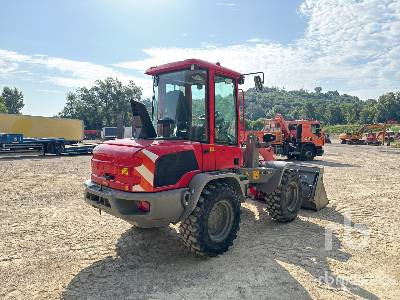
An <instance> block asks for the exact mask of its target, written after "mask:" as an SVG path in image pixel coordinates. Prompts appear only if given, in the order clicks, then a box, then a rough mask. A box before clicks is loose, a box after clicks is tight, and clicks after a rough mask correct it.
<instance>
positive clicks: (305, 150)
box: [300, 145, 315, 160]
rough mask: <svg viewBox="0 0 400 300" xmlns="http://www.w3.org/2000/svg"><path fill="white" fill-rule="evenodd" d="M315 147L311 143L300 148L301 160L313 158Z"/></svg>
mask: <svg viewBox="0 0 400 300" xmlns="http://www.w3.org/2000/svg"><path fill="white" fill-rule="evenodd" d="M314 157H315V149H314V147H312V146H311V145H305V146H303V147H302V148H301V150H300V160H313V159H314Z"/></svg>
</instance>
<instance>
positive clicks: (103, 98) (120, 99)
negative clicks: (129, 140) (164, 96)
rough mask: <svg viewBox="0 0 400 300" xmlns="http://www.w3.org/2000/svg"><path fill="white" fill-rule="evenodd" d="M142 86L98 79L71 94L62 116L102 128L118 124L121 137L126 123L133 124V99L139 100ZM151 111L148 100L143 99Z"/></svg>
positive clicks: (94, 127)
mask: <svg viewBox="0 0 400 300" xmlns="http://www.w3.org/2000/svg"><path fill="white" fill-rule="evenodd" d="M141 95H142V89H141V88H140V87H138V86H136V85H135V83H134V82H133V81H130V82H129V83H128V85H123V84H122V83H121V82H120V81H119V80H118V79H113V78H106V79H105V80H97V81H96V82H95V85H94V86H93V87H91V88H89V89H88V88H85V87H83V88H79V89H77V90H76V91H75V92H72V93H68V95H67V103H66V105H65V107H64V109H63V110H62V111H61V112H60V113H59V116H60V117H64V118H77V119H81V120H83V121H84V123H85V126H86V128H88V129H100V128H102V127H104V126H115V125H117V127H118V128H119V129H118V136H119V137H122V135H123V126H124V125H125V126H127V125H132V123H131V120H132V118H131V107H130V100H131V99H134V100H136V101H140V98H141ZM144 103H145V105H146V107H148V109H150V110H151V102H150V100H149V99H147V100H146V101H144Z"/></svg>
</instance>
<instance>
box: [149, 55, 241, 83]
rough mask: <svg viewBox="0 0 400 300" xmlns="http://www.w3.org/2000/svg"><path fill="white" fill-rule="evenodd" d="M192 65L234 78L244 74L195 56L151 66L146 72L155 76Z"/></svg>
mask: <svg viewBox="0 0 400 300" xmlns="http://www.w3.org/2000/svg"><path fill="white" fill-rule="evenodd" d="M191 65H196V66H197V67H200V68H207V69H212V70H214V71H215V72H216V73H218V74H221V75H225V76H228V77H232V78H239V77H240V76H241V75H242V74H240V73H239V72H236V71H233V70H231V69H228V68H225V67H222V66H221V65H220V64H219V63H218V62H217V63H210V62H208V61H204V60H201V59H194V58H191V59H186V60H182V61H177V62H172V63H168V64H164V65H160V66H156V67H151V68H149V69H147V71H146V72H145V74H147V75H152V76H153V75H157V74H161V73H166V72H171V71H175V70H182V69H188V68H190V66H191Z"/></svg>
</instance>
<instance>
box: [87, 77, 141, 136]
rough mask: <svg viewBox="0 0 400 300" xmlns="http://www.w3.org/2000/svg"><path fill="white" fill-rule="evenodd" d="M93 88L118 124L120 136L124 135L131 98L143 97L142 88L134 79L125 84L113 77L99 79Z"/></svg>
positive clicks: (105, 110)
mask: <svg viewBox="0 0 400 300" xmlns="http://www.w3.org/2000/svg"><path fill="white" fill-rule="evenodd" d="M93 89H94V90H95V91H96V94H97V96H98V98H99V100H100V101H101V103H102V104H103V107H104V112H105V113H106V114H107V115H108V116H109V117H111V118H113V120H114V121H115V123H116V125H117V128H118V129H117V133H118V137H119V138H122V137H123V126H124V124H125V121H126V120H127V118H128V112H130V111H131V107H130V100H135V101H139V100H140V98H141V97H142V88H140V87H138V86H136V84H135V83H134V82H133V81H129V84H128V85H127V86H124V85H123V84H122V82H120V81H119V80H118V79H113V78H111V77H109V78H106V79H105V80H104V81H102V80H97V81H96V83H95V86H94V87H93Z"/></svg>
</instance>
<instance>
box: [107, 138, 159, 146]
mask: <svg viewBox="0 0 400 300" xmlns="http://www.w3.org/2000/svg"><path fill="white" fill-rule="evenodd" d="M152 143H154V140H143V139H120V140H111V141H107V142H104V143H103V144H106V145H118V146H128V147H138V148H146V147H148V146H150V145H151V144H152Z"/></svg>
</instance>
